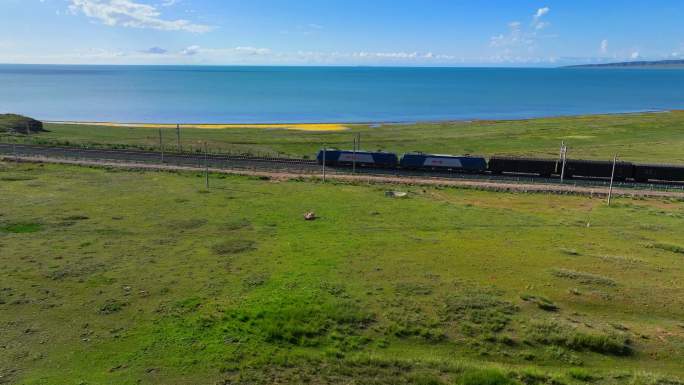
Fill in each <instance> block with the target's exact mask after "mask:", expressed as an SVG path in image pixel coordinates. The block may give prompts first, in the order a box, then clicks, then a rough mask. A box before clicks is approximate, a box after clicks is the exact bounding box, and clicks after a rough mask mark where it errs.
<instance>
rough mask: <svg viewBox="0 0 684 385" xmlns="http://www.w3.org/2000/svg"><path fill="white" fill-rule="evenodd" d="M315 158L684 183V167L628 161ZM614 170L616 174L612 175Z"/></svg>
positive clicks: (339, 163) (359, 154)
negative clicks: (563, 162)
mask: <svg viewBox="0 0 684 385" xmlns="http://www.w3.org/2000/svg"><path fill="white" fill-rule="evenodd" d="M316 159H317V160H318V163H319V164H321V165H322V164H323V162H324V161H325V165H326V166H331V167H351V166H352V165H355V166H357V167H360V168H364V167H365V168H376V169H390V170H392V169H396V170H413V171H446V172H457V173H472V174H495V175H500V174H513V175H532V176H540V177H544V178H552V177H560V176H561V174H563V176H564V177H565V178H568V179H570V178H574V177H577V178H602V179H609V178H611V176H614V178H615V180H618V181H627V180H631V181H635V182H639V183H648V182H684V166H681V165H668V164H645V163H632V162H625V161H618V162H615V163H614V162H612V161H599V160H580V159H566V162H565V168H564V169H563V164H562V162H561V161H560V160H559V159H543V158H525V157H511V156H491V157H489V159H487V158H485V157H484V156H473V155H442V154H425V153H422V152H411V153H406V154H404V155H402V156H399V155H397V154H395V153H391V152H383V151H375V152H374V151H351V150H338V149H325V150H320V151H319V153H318V155H317V157H316ZM613 167H615V172H614V175H613Z"/></svg>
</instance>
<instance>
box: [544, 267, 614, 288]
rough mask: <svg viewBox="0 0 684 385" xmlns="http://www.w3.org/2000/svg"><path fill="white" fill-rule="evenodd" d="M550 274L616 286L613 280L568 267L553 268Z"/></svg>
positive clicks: (592, 283)
mask: <svg viewBox="0 0 684 385" xmlns="http://www.w3.org/2000/svg"><path fill="white" fill-rule="evenodd" d="M551 274H553V275H554V276H556V277H558V278H565V279H572V280H575V281H577V282H579V283H583V284H585V285H601V286H616V285H617V284H616V283H615V281H614V280H612V279H610V278H608V277H604V276H601V275H595V274H590V273H584V272H580V271H575V270H568V269H553V270H551Z"/></svg>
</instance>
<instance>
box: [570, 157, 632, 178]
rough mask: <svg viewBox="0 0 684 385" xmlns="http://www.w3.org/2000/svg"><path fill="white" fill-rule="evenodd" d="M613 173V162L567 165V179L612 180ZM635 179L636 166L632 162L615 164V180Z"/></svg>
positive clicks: (586, 161) (579, 161)
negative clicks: (575, 177)
mask: <svg viewBox="0 0 684 385" xmlns="http://www.w3.org/2000/svg"><path fill="white" fill-rule="evenodd" d="M612 173H613V162H612V161H602V160H571V159H568V160H567V161H566V164H565V176H566V177H567V178H572V177H574V176H577V177H590V178H610V176H611V174H612ZM633 177H634V164H633V163H630V162H617V163H615V179H616V180H626V179H628V178H633Z"/></svg>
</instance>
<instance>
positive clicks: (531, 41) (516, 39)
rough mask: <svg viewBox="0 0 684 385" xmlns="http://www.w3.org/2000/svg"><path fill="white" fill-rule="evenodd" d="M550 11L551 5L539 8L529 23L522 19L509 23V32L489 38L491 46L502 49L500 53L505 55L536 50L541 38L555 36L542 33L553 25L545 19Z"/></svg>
mask: <svg viewBox="0 0 684 385" xmlns="http://www.w3.org/2000/svg"><path fill="white" fill-rule="evenodd" d="M549 12H551V8H549V7H544V8H539V9H537V11H536V12H535V13H534V15H532V22H531V24H529V25H524V24H523V23H521V22H520V21H512V22H510V23H508V33H506V34H499V35H494V36H492V37H491V38H490V39H489V46H490V47H494V48H499V49H502V51H501V52H500V53H499V55H503V56H510V55H512V54H513V52H514V51H516V50H525V51H527V52H528V53H529V52H532V51H534V50H535V46H536V43H537V40H538V39H539V38H542V37H553V36H549V35H546V36H543V35H540V31H541V30H542V29H544V28H547V27H549V26H550V25H551V23H549V22H546V21H544V20H543V18H544V16H546V15H548V14H549Z"/></svg>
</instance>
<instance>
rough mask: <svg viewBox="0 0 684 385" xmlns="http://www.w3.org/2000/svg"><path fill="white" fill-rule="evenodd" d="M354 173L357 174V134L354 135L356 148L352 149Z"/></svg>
mask: <svg viewBox="0 0 684 385" xmlns="http://www.w3.org/2000/svg"><path fill="white" fill-rule="evenodd" d="M352 173H353V174H356V136H354V148H353V150H352Z"/></svg>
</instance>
